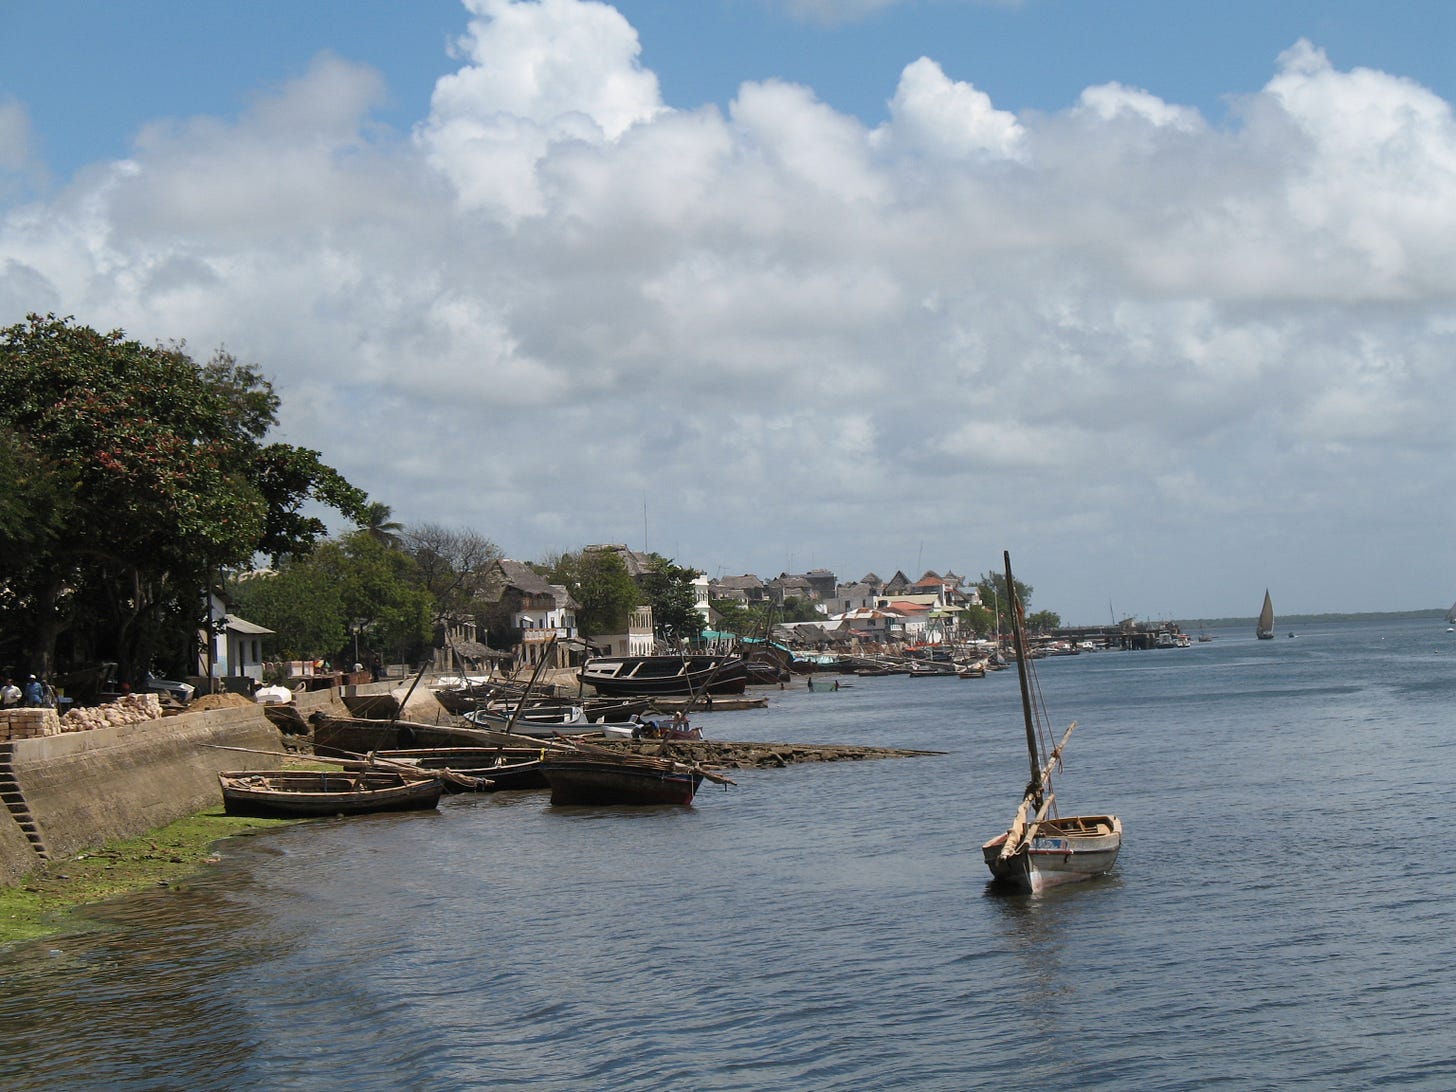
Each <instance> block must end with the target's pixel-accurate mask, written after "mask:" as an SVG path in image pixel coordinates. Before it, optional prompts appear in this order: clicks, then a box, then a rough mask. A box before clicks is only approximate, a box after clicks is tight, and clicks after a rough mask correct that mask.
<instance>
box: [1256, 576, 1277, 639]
mask: <svg viewBox="0 0 1456 1092" xmlns="http://www.w3.org/2000/svg"><path fill="white" fill-rule="evenodd" d="M1254 634H1255V636H1257V637H1258V638H1259V640H1261V641H1272V640H1273V639H1274V601H1273V600H1272V599H1270V598H1269V589H1268V588H1265V589H1264V609H1263V610H1261V611H1260V612H1259V626H1258V628H1257V629H1255V630H1254Z"/></svg>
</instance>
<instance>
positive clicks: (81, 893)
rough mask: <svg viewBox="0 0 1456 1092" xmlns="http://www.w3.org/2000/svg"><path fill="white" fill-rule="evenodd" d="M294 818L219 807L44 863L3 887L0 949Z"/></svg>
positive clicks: (73, 924)
mask: <svg viewBox="0 0 1456 1092" xmlns="http://www.w3.org/2000/svg"><path fill="white" fill-rule="evenodd" d="M293 822H297V820H295V819H248V818H242V817H238V816H232V815H227V814H225V813H224V812H223V810H222V807H221V805H217V806H215V807H212V808H208V809H205V810H203V811H200V812H198V813H196V814H195V815H190V816H187V817H186V818H184V819H178V820H177V821H176V822H174V823H169V824H168V825H167V826H164V827H159V828H157V829H156V830H153V831H149V832H148V833H146V834H142V835H139V836H137V837H135V838H128V839H125V840H122V841H116V842H108V843H106V844H105V845H103V846H99V847H97V848H95V849H87V850H82V851H81V852H79V853H76V854H74V855H73V856H70V857H66V858H64V859H61V860H55V861H49V862H47V863H46V864H45V865H44V866H43V867H41V868H39V869H37V870H36V871H35V872H32V873H31V874H30V875H28V876H26V877H24V878H23V879H21V880H20V881H19V882H18V883H16V884H14V885H13V886H10V887H0V947H4V946H8V945H12V944H19V943H23V942H25V941H31V940H38V939H40V938H42V937H47V936H52V935H55V934H60V933H67V932H76V931H80V930H84V929H85V928H86V927H87V926H86V923H85V921H84V920H82V919H81V918H80V917H79V916H78V915H77V914H76V913H75V911H77V910H79V909H81V908H82V907H86V906H91V905H94V904H96V903H100V902H104V901H105V900H107V899H111V898H116V897H117V896H119V895H126V894H130V893H133V892H137V891H144V890H146V889H147V888H150V887H157V886H169V885H171V884H173V883H175V882H177V881H178V880H180V879H183V878H185V877H187V876H190V875H194V874H196V873H197V872H198V871H199V870H201V869H202V868H205V867H206V866H207V865H209V864H214V863H216V861H217V855H216V854H215V853H214V852H213V849H214V846H216V844H217V843H218V842H220V841H222V840H223V839H225V838H231V837H234V836H236V835H240V834H250V833H253V832H255V831H257V830H266V829H272V828H274V827H279V826H283V825H286V824H288V823H293Z"/></svg>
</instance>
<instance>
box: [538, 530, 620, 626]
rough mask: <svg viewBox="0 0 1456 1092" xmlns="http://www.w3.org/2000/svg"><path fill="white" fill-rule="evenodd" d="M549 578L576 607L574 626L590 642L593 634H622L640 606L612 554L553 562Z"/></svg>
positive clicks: (582, 554)
mask: <svg viewBox="0 0 1456 1092" xmlns="http://www.w3.org/2000/svg"><path fill="white" fill-rule="evenodd" d="M548 578H549V579H550V580H551V582H552V583H553V584H564V585H565V586H566V588H567V590H568V591H570V592H571V595H572V598H574V599H575V600H576V601H577V603H578V604H580V606H579V609H578V610H577V612H576V625H577V628H578V629H579V630H581V632H582V634H583V635H584V636H586V637H588V638H590V637H591V636H592V635H594V634H602V633H621V632H622V631H624V630H625V629H626V628H627V618H628V615H630V614H631V613H632V611H633V610H634V609H635V608H636V607H637V606H639V605H640V604H641V603H642V594H641V591H640V590H639V589H638V587H637V583H636V581H634V580H633V579H632V576H631V574H630V573H628V572H627V563H626V562H625V561H624V560H622V555H621V554H619V553H617V552H616V551H615V550H582V551H580V552H578V553H574V554H562V555H561V556H560V557H558V558H556V559H555V563H554V564H553V565H552V567H551V570H550V573H549V574H548Z"/></svg>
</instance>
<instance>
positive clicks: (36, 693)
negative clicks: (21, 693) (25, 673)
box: [25, 675, 45, 709]
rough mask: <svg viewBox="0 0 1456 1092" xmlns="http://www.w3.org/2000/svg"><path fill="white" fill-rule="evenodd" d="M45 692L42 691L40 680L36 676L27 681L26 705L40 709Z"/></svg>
mask: <svg viewBox="0 0 1456 1092" xmlns="http://www.w3.org/2000/svg"><path fill="white" fill-rule="evenodd" d="M44 697H45V691H44V690H42V689H41V685H40V680H39V679H37V678H36V677H35V676H34V675H32V676H31V677H30V678H28V679H26V680H25V704H26V705H29V706H31V707H32V708H35V709H38V708H40V704H41V702H42V700H44Z"/></svg>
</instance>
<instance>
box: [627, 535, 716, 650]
mask: <svg viewBox="0 0 1456 1092" xmlns="http://www.w3.org/2000/svg"><path fill="white" fill-rule="evenodd" d="M697 577H698V571H697V570H696V569H687V568H684V567H683V566H681V565H678V564H675V563H674V562H673V561H672V560H670V559H669V558H665V557H663V556H662V555H661V554H649V555H648V571H647V572H645V573H643V574H642V576H641V577H639V578H638V586H639V587H640V588H641V590H642V595H643V596H644V597H645V599H646V600H647V602H648V604H650V605H651V607H652V621H653V625H654V626H656V628H657V636H658V637H660V638H662V639H663V640H666V641H674V642H677V641H681V642H686V643H688V644H692V643H693V642H695V641H697V640H698V639H699V638H700V637H701V636H702V634H703V626H704V622H703V616H702V615H701V614H700V613H698V606H697V603H698V597H697V593H696V592H695V591H694V590H693V581H694V580H696V579H697Z"/></svg>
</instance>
